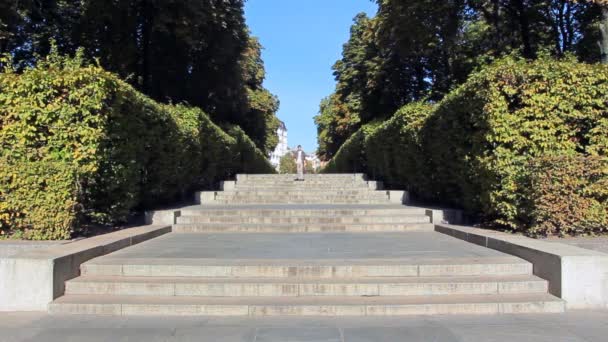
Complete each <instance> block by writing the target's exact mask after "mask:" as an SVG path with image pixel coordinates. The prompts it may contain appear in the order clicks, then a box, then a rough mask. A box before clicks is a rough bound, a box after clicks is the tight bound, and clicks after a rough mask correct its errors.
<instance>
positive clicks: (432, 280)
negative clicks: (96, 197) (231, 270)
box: [68, 275, 546, 285]
mask: <svg viewBox="0 0 608 342" xmlns="http://www.w3.org/2000/svg"><path fill="white" fill-rule="evenodd" d="M491 282H499V283H509V282H546V280H544V279H542V278H539V277H537V276H534V275H505V276H466V277H381V278H237V277H217V278H216V277H213V278H212V277H126V276H99V275H83V276H80V277H78V278H74V279H72V280H69V281H68V283H134V284H143V283H148V284H172V283H178V284H319V285H323V284H446V283H491Z"/></svg>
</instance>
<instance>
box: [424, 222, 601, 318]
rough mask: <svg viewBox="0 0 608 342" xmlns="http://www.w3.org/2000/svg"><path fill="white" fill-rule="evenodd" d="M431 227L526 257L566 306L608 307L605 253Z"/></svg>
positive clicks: (450, 227)
mask: <svg viewBox="0 0 608 342" xmlns="http://www.w3.org/2000/svg"><path fill="white" fill-rule="evenodd" d="M435 230H436V231H438V232H440V233H444V234H447V235H450V236H453V237H455V238H458V239H461V240H465V241H468V242H471V243H474V244H477V245H480V246H484V247H487V248H491V249H495V250H498V251H501V252H503V253H507V254H511V255H514V256H517V257H520V258H522V259H524V260H527V261H529V262H530V263H532V264H533V265H534V274H535V275H537V276H539V277H541V278H543V279H546V280H547V281H549V292H550V293H551V294H553V295H555V296H558V297H560V298H562V299H564V300H565V301H566V302H567V307H568V308H569V309H606V308H608V254H606V253H602V252H598V251H593V250H588V249H584V248H579V247H576V246H571V245H566V244H561V243H555V242H546V241H540V240H535V239H530V238H527V237H525V236H518V235H511V234H506V233H501V232H497V231H491V230H486V229H479V228H471V227H463V226H454V225H445V224H436V225H435Z"/></svg>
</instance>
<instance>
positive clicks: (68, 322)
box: [0, 311, 608, 342]
mask: <svg viewBox="0 0 608 342" xmlns="http://www.w3.org/2000/svg"><path fill="white" fill-rule="evenodd" d="M606 336H608V311H570V312H567V313H565V314H557V315H555V314H542V315H496V316H425V317H418V316H408V317H393V318H386V317H384V318H370V317H367V318H282V317H275V318H258V319H251V318H204V317H202V318H201V317H197V318H190V317H135V316H134V317H112V316H92V315H87V316H49V315H47V314H44V313H0V341H2V342H38V341H40V342H101V341H104V342H105V341H108V342H121V341H143V342H155V341H167V342H172V341H205V342H206V341H208V342H402V341H403V342H409V341H420V342H432V341H437V342H444V341H445V342H452V341H454V342H456V341H462V342H465V341H471V342H483V341H492V342H501V341H504V342H528V341H534V342H536V341H539V342H540V341H547V342H595V341H597V342H604V341H606V339H607V337H606Z"/></svg>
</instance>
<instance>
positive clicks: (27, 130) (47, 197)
mask: <svg viewBox="0 0 608 342" xmlns="http://www.w3.org/2000/svg"><path fill="white" fill-rule="evenodd" d="M241 171H245V172H252V173H255V172H272V171H273V168H272V166H271V165H270V164H269V163H268V161H267V160H266V158H265V156H264V155H263V154H262V152H261V151H259V150H258V149H257V148H256V147H255V145H254V144H253V142H252V141H251V140H250V139H249V138H248V137H247V136H246V135H245V134H244V133H243V131H242V130H240V129H238V128H232V129H230V132H229V133H226V132H225V131H223V130H222V129H220V128H219V127H218V126H216V125H215V124H214V123H213V122H212V121H211V120H210V119H209V117H208V116H207V114H205V113H204V112H202V111H201V110H200V109H197V108H190V107H186V106H183V105H164V104H159V103H157V102H154V101H153V100H151V99H149V98H147V97H145V96H144V95H142V94H140V93H138V92H137V91H136V90H134V89H133V88H132V87H131V86H129V85H128V84H127V83H125V82H123V81H121V80H120V79H118V78H117V77H116V76H114V75H113V74H111V73H108V72H106V71H104V70H103V69H101V68H99V67H97V66H86V65H83V63H82V59H81V58H80V57H79V56H77V57H76V58H63V57H59V56H57V55H56V54H52V55H51V56H49V57H48V58H47V59H45V60H44V61H41V62H40V63H39V64H38V65H37V66H36V67H33V68H30V69H27V70H25V71H24V72H22V73H16V72H14V71H12V70H10V69H9V70H5V71H4V72H3V73H1V74H0V230H1V231H3V232H4V234H7V233H9V234H11V233H12V234H15V233H17V234H19V235H22V236H23V237H25V238H28V239H65V238H69V237H70V235H71V234H72V232H73V231H74V229H76V227H78V226H79V224H81V223H94V224H114V223H117V222H122V221H125V220H126V219H127V218H128V215H129V213H130V212H132V211H133V210H134V209H142V208H149V207H152V206H156V205H161V204H166V203H169V202H171V201H175V200H178V199H180V198H183V197H184V196H186V195H187V194H189V193H190V192H191V191H193V190H195V189H200V188H206V187H211V186H213V185H214V183H215V182H217V181H218V180H220V179H222V178H225V177H227V176H228V174H230V173H236V172H241Z"/></svg>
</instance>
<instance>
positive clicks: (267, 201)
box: [213, 199, 390, 204]
mask: <svg viewBox="0 0 608 342" xmlns="http://www.w3.org/2000/svg"><path fill="white" fill-rule="evenodd" d="M213 203H215V204H388V203H390V202H389V201H388V199H386V200H380V199H376V200H293V199H275V200H272V199H263V200H256V199H247V200H243V199H238V200H237V199H231V200H224V199H220V200H215V201H214V202H213Z"/></svg>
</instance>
